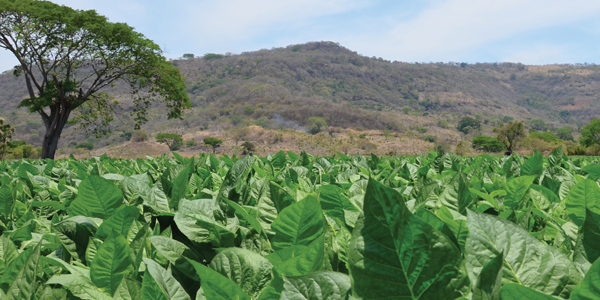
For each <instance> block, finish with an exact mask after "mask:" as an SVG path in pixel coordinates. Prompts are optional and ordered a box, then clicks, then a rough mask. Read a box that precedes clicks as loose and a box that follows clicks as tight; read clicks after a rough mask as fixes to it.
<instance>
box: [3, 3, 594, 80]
mask: <svg viewBox="0 0 600 300" xmlns="http://www.w3.org/2000/svg"><path fill="white" fill-rule="evenodd" d="M54 2H56V3H59V4H63V5H67V6H70V7H73V8H76V9H95V10H97V11H98V12H99V13H100V14H103V15H105V16H107V17H108V18H109V19H110V21H112V22H125V23H127V24H129V25H131V26H133V27H134V28H135V29H136V30H137V31H139V32H141V33H143V34H144V35H146V36H147V37H149V38H151V39H152V40H154V41H155V42H156V43H157V44H159V45H160V46H161V47H162V48H163V49H164V50H165V51H166V56H167V57H170V58H177V57H180V56H181V55H182V54H183V53H194V54H195V55H203V54H205V53H226V52H232V53H240V52H243V51H254V50H259V49H262V48H267V49H270V48H272V47H284V46H287V45H291V44H299V43H305V42H309V41H334V42H338V43H340V44H341V45H342V46H345V47H347V48H349V49H351V50H353V51H357V52H358V53H359V54H362V55H367V56H377V57H383V58H385V59H389V60H398V61H407V62H440V61H441V62H448V61H455V62H469V63H474V62H501V61H510V62H522V63H526V64H552V63H578V62H579V63H583V62H589V63H592V62H594V63H600V18H598V16H600V1H598V0H570V1H565V0H419V1H415V0H412V1H407V0H302V1H299V0H284V1H282V0H218V1H216V0H213V1H202V0H196V1H191V0H171V1H164V0H162V1H156V0H118V1H117V0H103V1H98V0H95V1H93V0H56V1H54ZM15 64H16V61H15V60H14V59H12V57H11V55H10V54H9V53H0V69H2V70H6V69H10V68H11V67H12V66H14V65H15Z"/></svg>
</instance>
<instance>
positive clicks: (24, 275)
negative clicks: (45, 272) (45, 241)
mask: <svg viewBox="0 0 600 300" xmlns="http://www.w3.org/2000/svg"><path fill="white" fill-rule="evenodd" d="M41 248H42V242H41V241H40V242H39V243H38V244H37V246H36V247H35V248H34V250H33V252H32V253H31V255H29V257H28V258H27V261H26V262H25V265H23V267H22V268H21V270H20V271H19V273H18V274H17V276H16V277H15V279H14V280H13V282H12V284H11V285H10V287H9V288H8V291H6V295H7V296H8V299H9V300H13V299H15V300H29V299H35V292H36V290H37V288H38V285H39V284H40V282H39V281H38V280H37V273H38V272H39V269H40V268H41V263H40V251H41Z"/></svg>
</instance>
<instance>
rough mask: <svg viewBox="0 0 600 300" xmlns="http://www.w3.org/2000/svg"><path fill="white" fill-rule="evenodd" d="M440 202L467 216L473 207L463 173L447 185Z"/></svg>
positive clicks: (458, 174)
mask: <svg viewBox="0 0 600 300" xmlns="http://www.w3.org/2000/svg"><path fill="white" fill-rule="evenodd" d="M365 199H366V197H365ZM439 201H440V203H442V204H443V205H445V206H446V207H447V208H448V209H452V210H454V211H456V212H459V213H460V214H462V215H466V214H467V207H469V205H471V201H472V197H471V193H470V192H469V184H468V182H467V179H466V178H465V175H464V174H463V173H462V172H459V173H457V174H456V175H454V177H453V178H452V180H451V181H450V183H449V184H447V185H446V187H445V189H444V191H443V192H442V194H441V195H440V197H439Z"/></svg>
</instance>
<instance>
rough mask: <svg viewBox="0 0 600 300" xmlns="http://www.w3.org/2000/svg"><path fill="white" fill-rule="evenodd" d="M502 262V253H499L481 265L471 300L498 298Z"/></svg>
mask: <svg viewBox="0 0 600 300" xmlns="http://www.w3.org/2000/svg"><path fill="white" fill-rule="evenodd" d="M503 263H504V254H503V253H500V254H498V256H496V257H494V258H493V259H492V260H490V261H489V262H487V263H486V264H485V266H483V269H482V270H481V273H479V276H478V277H477V284H476V285H475V288H474V289H473V297H472V300H500V290H501V288H502V265H503Z"/></svg>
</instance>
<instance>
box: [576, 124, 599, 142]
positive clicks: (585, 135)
mask: <svg viewBox="0 0 600 300" xmlns="http://www.w3.org/2000/svg"><path fill="white" fill-rule="evenodd" d="M579 143H580V144H581V145H583V146H585V147H590V146H593V145H600V119H598V118H596V119H593V120H591V121H590V124H588V125H585V126H583V128H581V137H580V138H579Z"/></svg>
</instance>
